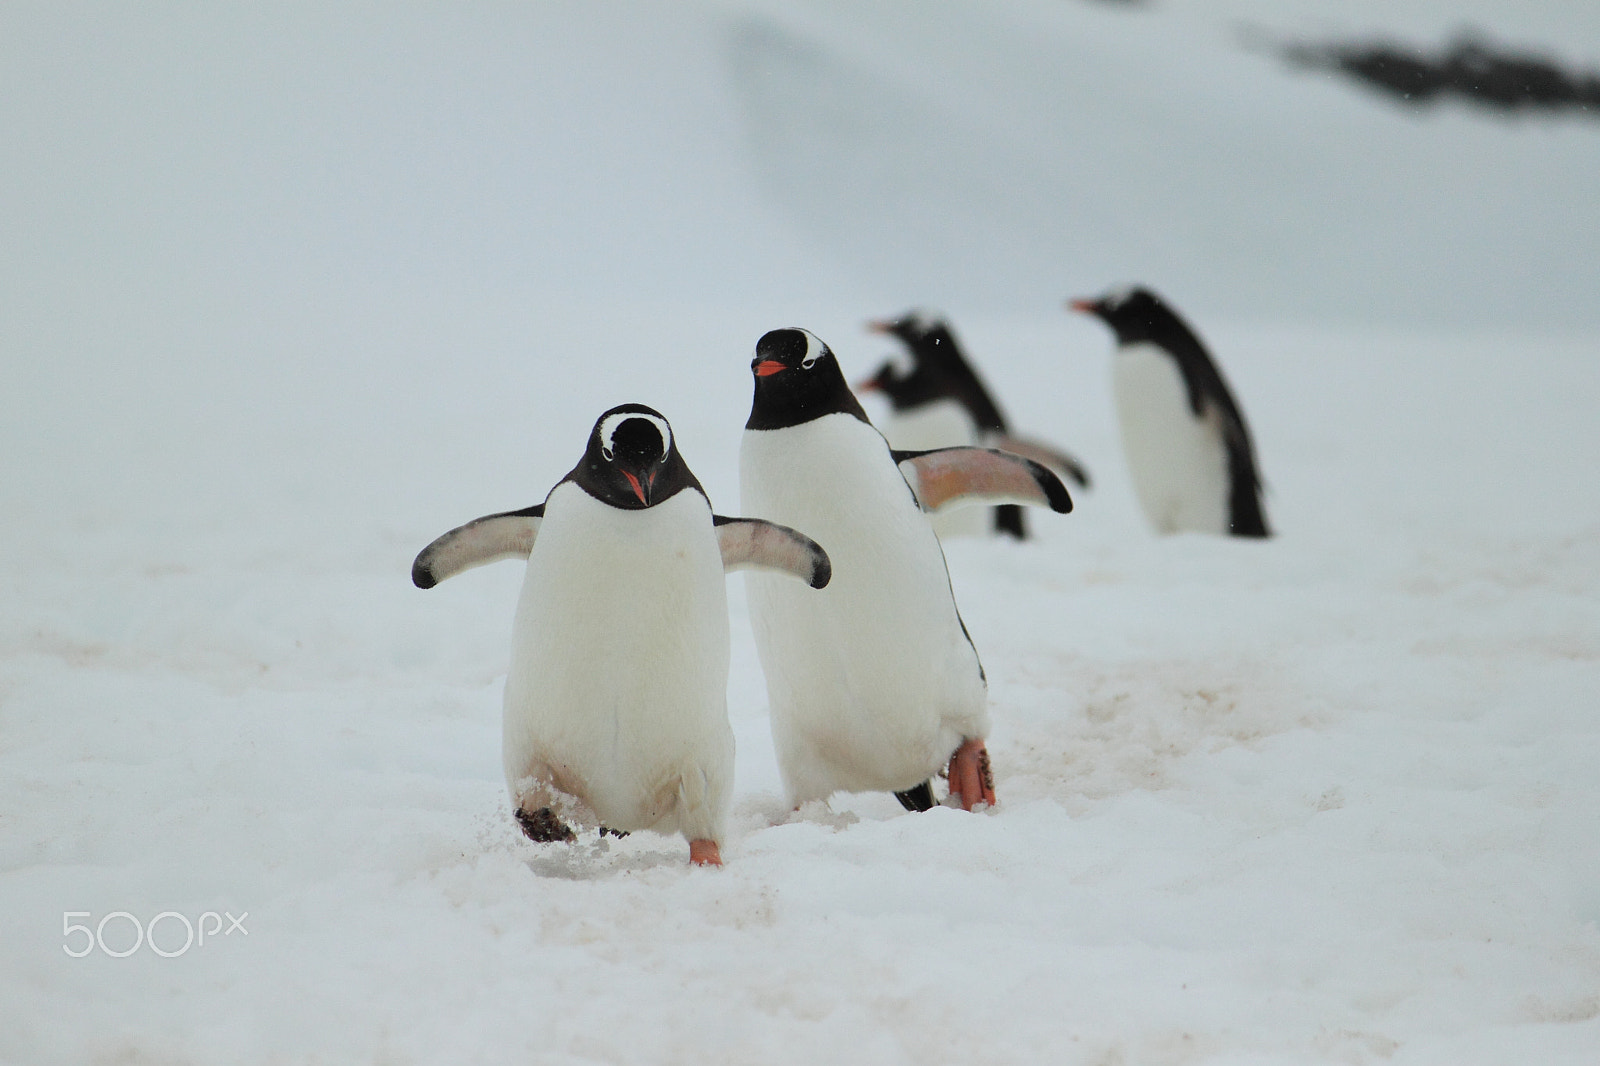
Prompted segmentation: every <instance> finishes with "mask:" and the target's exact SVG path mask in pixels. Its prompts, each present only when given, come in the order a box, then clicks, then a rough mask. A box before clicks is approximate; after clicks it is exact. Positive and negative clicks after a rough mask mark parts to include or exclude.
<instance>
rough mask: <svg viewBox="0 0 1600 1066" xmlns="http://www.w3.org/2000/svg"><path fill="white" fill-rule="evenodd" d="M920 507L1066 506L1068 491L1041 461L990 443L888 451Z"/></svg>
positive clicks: (1056, 508)
mask: <svg viewBox="0 0 1600 1066" xmlns="http://www.w3.org/2000/svg"><path fill="white" fill-rule="evenodd" d="M890 454H892V455H893V456H894V461H895V464H896V465H897V466H899V467H900V473H902V474H903V475H905V479H906V483H907V484H909V485H910V486H911V491H912V492H913V493H915V494H916V497H917V503H918V504H919V505H921V507H922V509H923V510H924V511H928V512H930V513H931V512H934V511H938V510H941V509H943V508H945V507H958V506H964V505H967V504H996V503H1020V504H1027V505H1029V506H1033V507H1048V508H1050V509H1051V510H1052V511H1055V512H1056V513H1057V514H1066V513H1067V512H1068V511H1071V510H1072V497H1071V496H1070V495H1068V493H1067V487H1066V486H1065V485H1063V484H1062V483H1061V479H1060V478H1058V477H1056V475H1055V474H1053V473H1052V472H1051V471H1050V468H1049V467H1046V466H1045V465H1043V464H1042V463H1036V462H1034V461H1033V460H1032V459H1024V458H1023V457H1022V456H1020V455H1012V454H1011V453H1010V452H1003V451H1000V450H998V449H996V448H938V449H935V450H934V451H928V452H891V453H890Z"/></svg>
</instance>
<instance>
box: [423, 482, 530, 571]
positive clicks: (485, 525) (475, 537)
mask: <svg viewBox="0 0 1600 1066" xmlns="http://www.w3.org/2000/svg"><path fill="white" fill-rule="evenodd" d="M543 517H544V504H542V503H541V504H537V505H535V506H533V507H529V508H526V509H525V510H521V511H507V512H505V513H503V514H492V515H486V516H484V517H483V518H475V519H473V520H472V521H471V522H468V523H467V524H466V525H464V526H457V527H456V528H454V529H452V530H451V531H450V532H448V533H446V534H445V535H444V536H442V537H440V538H438V539H437V540H435V541H434V542H433V543H432V544H430V545H428V546H427V547H426V548H423V549H422V551H421V552H420V553H418V555H417V561H416V562H414V563H412V564H411V581H412V583H413V584H415V585H416V586H417V588H419V589H431V588H433V586H435V585H437V584H438V583H439V582H441V581H443V580H444V579H445V578H447V577H454V576H455V575H457V574H459V573H461V571H463V570H470V569H472V568H473V567H474V566H482V565H483V564H484V563H493V562H498V561H499V560H501V559H526V558H527V557H528V553H529V552H531V551H533V541H534V538H535V537H537V536H538V535H539V521H540V519H542V518H543Z"/></svg>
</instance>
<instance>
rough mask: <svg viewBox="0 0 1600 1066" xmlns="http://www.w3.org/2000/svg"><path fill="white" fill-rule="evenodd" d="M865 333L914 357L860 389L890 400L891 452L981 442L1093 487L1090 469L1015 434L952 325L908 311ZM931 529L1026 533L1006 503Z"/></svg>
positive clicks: (940, 520) (1017, 511)
mask: <svg viewBox="0 0 1600 1066" xmlns="http://www.w3.org/2000/svg"><path fill="white" fill-rule="evenodd" d="M867 328H868V329H869V330H871V331H873V332H874V333H884V334H888V335H889V336H891V337H894V338H895V339H897V340H899V341H900V342H901V343H902V344H904V345H905V347H906V352H905V354H906V355H907V356H908V357H909V364H908V363H907V361H905V360H900V359H889V360H887V361H885V362H884V363H883V365H881V366H880V367H878V369H877V371H875V372H874V373H873V375H872V376H871V377H870V378H867V379H866V380H865V381H863V382H861V383H860V384H859V385H857V386H856V387H857V389H858V390H859V391H862V392H873V391H876V392H882V393H883V394H884V396H886V397H887V398H888V400H889V405H890V407H891V409H892V414H891V415H890V417H889V419H888V420H887V421H886V422H885V423H884V424H883V426H882V427H881V428H882V430H883V435H884V437H885V438H887V439H888V441H889V444H890V446H891V447H894V448H899V449H925V448H949V447H954V446H957V445H962V444H978V445H982V446H984V447H989V448H999V449H1000V450H1001V451H1008V452H1011V453H1012V454H1014V455H1021V456H1024V457H1026V458H1029V459H1032V460H1034V461H1035V462H1040V463H1043V464H1044V465H1046V466H1048V467H1050V468H1051V469H1053V470H1055V471H1056V472H1057V473H1059V474H1063V475H1065V476H1066V477H1068V478H1070V479H1072V480H1073V481H1074V482H1076V483H1077V484H1078V485H1079V486H1080V487H1083V488H1087V487H1088V485H1089V473H1088V471H1087V470H1085V469H1084V467H1083V464H1081V463H1079V462H1078V461H1077V460H1076V459H1074V458H1073V457H1072V456H1070V455H1067V454H1066V453H1064V452H1062V451H1060V450H1059V449H1056V448H1052V447H1050V446H1049V445H1047V444H1041V443H1039V442H1037V441H1032V440H1027V439H1025V438H1021V437H1013V436H1012V435H1011V432H1010V430H1009V429H1007V427H1006V420H1005V416H1004V415H1002V414H1001V413H1000V407H999V405H998V404H996V403H995V401H994V398H993V397H992V396H991V395H990V394H989V390H988V389H986V388H985V387H984V384H983V380H982V379H981V378H980V377H978V373H977V371H976V370H974V369H973V367H972V364H971V363H970V362H969V361H968V360H967V357H966V355H965V353H964V352H963V351H962V350H961V345H960V343H959V342H958V341H957V340H956V336H955V332H954V331H953V330H952V329H951V328H950V324H949V323H948V322H947V321H945V320H944V319H942V318H940V317H938V316H935V315H930V314H927V313H925V312H920V311H908V312H906V313H905V314H903V315H901V316H900V317H899V318H894V319H885V320H882V321H877V322H869V323H867ZM985 519H988V521H985ZM933 528H934V530H935V531H936V532H937V533H938V534H939V535H940V536H941V537H947V536H960V535H968V536H974V535H979V534H982V533H984V532H987V531H988V530H989V529H990V528H992V529H993V530H994V531H995V532H997V533H1007V534H1010V535H1011V536H1013V537H1016V538H1017V539H1018V540H1021V539H1024V538H1025V537H1026V536H1027V535H1028V534H1027V525H1026V523H1025V521H1024V519H1023V515H1022V508H1021V507H1018V506H1016V505H1014V504H1004V505H1002V506H999V507H996V508H994V509H993V511H992V512H990V513H987V514H986V513H985V512H983V511H981V510H977V509H973V508H964V509H962V510H959V511H956V512H954V513H951V514H943V515H939V516H937V517H936V518H935V519H934V522H933Z"/></svg>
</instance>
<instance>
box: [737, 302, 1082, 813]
mask: <svg viewBox="0 0 1600 1066" xmlns="http://www.w3.org/2000/svg"><path fill="white" fill-rule="evenodd" d="M751 371H752V372H753V374H754V375H755V399H754V402H753V403H752V405H751V408H750V420H749V421H748V422H747V423H746V424H745V433H744V440H743V443H742V444H741V446H740V451H739V485H740V493H741V496H742V502H741V506H742V507H743V508H744V510H745V511H746V512H747V513H749V514H752V515H759V516H761V517H762V518H765V519H767V520H768V521H772V522H780V523H783V524H785V525H787V524H790V523H796V524H798V525H800V526H803V527H805V528H806V529H808V530H810V531H812V532H813V533H814V534H815V535H816V536H818V537H820V538H821V539H822V540H823V541H824V542H825V543H826V544H827V545H828V554H829V558H830V559H831V560H832V562H833V581H832V582H831V583H830V584H829V586H828V587H827V588H826V589H824V590H823V591H822V592H820V593H816V594H814V595H809V594H808V595H805V596H796V595H792V593H793V592H795V591H804V590H798V589H789V588H785V587H783V583H782V582H781V581H777V580H773V579H770V578H768V577H767V576H765V575H762V574H752V575H751V576H750V577H749V578H748V579H747V584H746V587H747V589H748V591H749V600H750V619H751V624H752V628H753V629H754V632H755V641H756V651H757V652H758V654H759V656H760V658H761V666H762V669H763V670H764V671H765V673H766V679H767V696H768V700H769V703H770V705H771V712H772V736H773V743H774V747H775V748H776V751H777V756H778V766H779V770H780V771H781V772H782V775H783V782H784V786H785V788H786V790H787V792H788V794H789V799H790V800H791V801H792V802H793V803H794V804H796V805H799V804H801V803H804V802H806V801H808V800H813V799H825V798H826V797H827V796H829V795H830V794H831V793H833V792H836V791H844V792H893V793H895V794H896V797H897V798H898V799H899V800H900V802H901V804H902V805H904V806H905V807H906V808H907V809H908V810H926V809H928V808H929V807H931V806H933V803H934V796H933V789H932V783H931V781H930V778H932V777H933V776H934V775H935V774H937V773H938V772H939V771H940V770H941V769H943V768H944V767H945V766H946V765H947V764H948V767H949V769H948V776H949V780H950V792H951V795H952V797H953V798H955V799H957V800H958V801H959V802H960V804H961V805H962V806H963V807H965V808H966V809H968V810H971V809H972V808H973V807H974V806H975V805H977V804H978V803H980V802H983V803H989V804H993V803H994V802H995V798H994V782H993V777H992V776H991V774H990V772H989V764H988V752H987V750H986V748H985V746H984V738H985V737H986V736H987V735H988V732H989V713H988V707H987V698H988V697H987V682H986V680H985V678H984V674H983V667H982V665H981V664H980V663H979V662H978V653H977V651H976V649H974V648H973V646H972V640H971V638H969V637H968V635H967V631H966V627H965V626H964V625H963V624H962V622H961V615H960V614H959V613H958V612H957V610H956V604H955V598H954V596H953V594H952V592H951V588H950V576H949V573H948V571H947V570H946V569H945V562H944V553H943V551H941V549H940V547H939V539H938V537H936V536H935V535H934V532H933V526H932V525H931V524H930V523H929V521H928V517H927V514H925V513H924V512H933V511H937V510H939V509H940V508H941V507H944V506H953V505H956V504H958V503H960V502H973V503H983V504H994V503H1000V502H1008V503H1028V504H1045V505H1048V506H1049V507H1050V508H1051V509H1052V510H1055V511H1058V512H1062V513H1065V512H1067V511H1069V510H1071V509H1072V500H1071V498H1070V497H1069V496H1068V495H1067V490H1066V488H1065V487H1064V486H1063V485H1062V484H1061V482H1060V480H1059V479H1057V478H1056V476H1055V475H1054V474H1052V473H1051V472H1050V471H1049V470H1047V469H1046V468H1045V467H1043V466H1041V465H1039V464H1038V463H1035V462H1032V461H1031V460H1028V459H1023V458H1021V457H1019V456H1015V455H1009V454H1007V453H1005V452H1000V451H994V450H990V449H984V448H948V449H941V450H938V451H931V452H891V451H890V449H889V445H888V443H887V442H886V441H885V440H884V439H883V436H882V435H881V434H880V433H879V432H878V431H877V430H876V429H874V428H873V427H872V423H870V422H869V421H867V416H866V414H865V412H863V411H862V409H861V405H860V404H859V403H858V402H857V401H856V398H855V396H854V395H852V394H851V392H850V387H849V386H848V385H846V384H845V380H844V375H843V374H842V373H841V372H840V370H839V364H838V361H837V360H836V359H835V358H834V355H833V353H832V352H831V351H830V350H829V349H828V347H827V345H825V344H823V343H822V341H820V340H818V339H817V338H816V337H815V336H813V335H812V334H810V333H808V332H806V331H805V330H802V329H780V330H774V331H772V332H771V333H768V334H766V335H765V336H764V337H762V338H761V340H760V342H759V343H758V344H757V345H756V355H755V359H754V361H753V362H752V363H751Z"/></svg>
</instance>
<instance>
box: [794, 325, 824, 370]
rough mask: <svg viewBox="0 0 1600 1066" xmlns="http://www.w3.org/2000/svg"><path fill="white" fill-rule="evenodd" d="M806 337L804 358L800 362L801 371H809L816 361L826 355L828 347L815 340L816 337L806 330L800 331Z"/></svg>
mask: <svg viewBox="0 0 1600 1066" xmlns="http://www.w3.org/2000/svg"><path fill="white" fill-rule="evenodd" d="M800 332H801V333H803V334H805V337H806V357H805V358H804V359H802V360H800V369H801V370H810V369H811V368H812V367H813V366H815V365H816V362H817V360H818V359H821V358H822V357H823V356H824V355H825V354H827V351H828V346H827V345H826V344H823V343H822V341H820V340H818V339H817V335H816V334H815V333H812V332H811V331H810V330H808V329H803V330H801V331H800Z"/></svg>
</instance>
